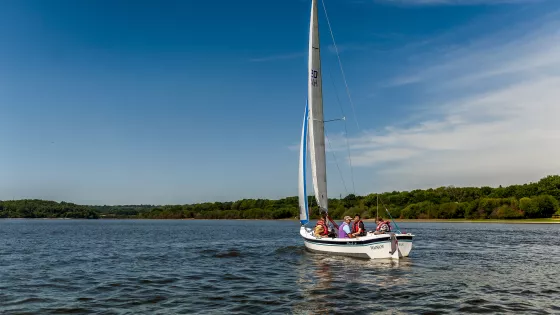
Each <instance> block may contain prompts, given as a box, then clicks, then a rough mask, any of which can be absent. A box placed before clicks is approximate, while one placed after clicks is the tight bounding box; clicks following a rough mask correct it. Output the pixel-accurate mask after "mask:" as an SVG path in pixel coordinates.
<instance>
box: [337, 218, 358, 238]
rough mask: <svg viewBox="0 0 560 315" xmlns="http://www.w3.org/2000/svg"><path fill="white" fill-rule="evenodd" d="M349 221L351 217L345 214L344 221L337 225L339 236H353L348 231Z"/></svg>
mask: <svg viewBox="0 0 560 315" xmlns="http://www.w3.org/2000/svg"><path fill="white" fill-rule="evenodd" d="M350 222H352V217H351V216H349V215H347V216H345V217H344V222H342V224H341V225H340V226H339V227H338V237H339V238H354V235H352V231H350Z"/></svg>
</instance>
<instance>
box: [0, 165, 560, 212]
mask: <svg viewBox="0 0 560 315" xmlns="http://www.w3.org/2000/svg"><path fill="white" fill-rule="evenodd" d="M377 197H378V195H377V194H369V195H367V196H356V195H353V194H350V195H347V196H346V197H344V198H342V199H334V198H333V199H329V214H330V216H331V217H332V218H333V219H337V220H340V219H342V218H343V217H344V216H345V215H350V216H354V215H355V214H356V213H359V214H361V215H362V217H363V218H364V219H373V218H375V215H376V210H377ZM559 203H560V176H559V175H550V176H547V177H544V178H542V179H541V180H539V181H538V182H536V183H529V184H523V185H511V186H507V187H502V186H500V187H495V188H493V187H487V186H485V187H453V186H448V187H439V188H435V189H425V190H422V189H417V190H412V191H402V192H399V191H393V192H385V193H382V194H379V215H380V216H383V217H385V218H387V217H388V215H387V212H386V210H388V211H389V212H390V214H391V216H392V217H393V218H395V219H415V221H420V220H430V221H432V220H435V219H438V220H444V219H447V220H448V219H455V220H453V221H457V222H466V221H465V220H488V219H493V220H511V219H538V218H551V217H552V216H554V215H560V207H559ZM309 205H310V212H311V218H312V219H316V218H317V217H318V211H317V204H316V202H315V198H314V197H313V196H310V197H309ZM385 209H386V210H385ZM298 214H299V210H298V198H297V197H288V198H283V199H279V200H269V199H243V200H238V201H232V202H206V203H197V204H185V205H163V206H158V205H119V206H106V205H105V206H91V205H77V204H74V203H68V202H55V201H48V200H39V199H24V200H4V201H0V218H87V219H99V218H135V219H289V218H297V216H298ZM461 219H462V220H461ZM531 221H533V222H549V223H550V222H554V220H552V219H551V220H545V221H541V220H531ZM477 222H478V221H477ZM501 222H505V221H501ZM516 222H518V221H516Z"/></svg>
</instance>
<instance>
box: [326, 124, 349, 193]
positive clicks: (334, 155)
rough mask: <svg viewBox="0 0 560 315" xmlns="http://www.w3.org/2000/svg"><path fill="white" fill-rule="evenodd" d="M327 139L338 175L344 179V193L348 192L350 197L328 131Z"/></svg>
mask: <svg viewBox="0 0 560 315" xmlns="http://www.w3.org/2000/svg"><path fill="white" fill-rule="evenodd" d="M323 128H324V127H323ZM325 139H327V143H328V144H329V148H330V149H331V153H332V155H333V157H334V162H335V163H336V168H338V173H339V174H340V178H341V179H342V185H344V191H346V194H347V195H348V189H347V188H346V182H345V181H344V176H342V171H341V170H340V166H338V161H337V160H336V154H335V153H334V150H333V149H332V146H331V140H330V139H329V137H328V136H327V131H325Z"/></svg>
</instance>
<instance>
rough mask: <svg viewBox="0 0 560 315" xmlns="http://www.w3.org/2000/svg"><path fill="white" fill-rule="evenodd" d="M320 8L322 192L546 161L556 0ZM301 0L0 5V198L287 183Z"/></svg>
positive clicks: (482, 176)
mask: <svg viewBox="0 0 560 315" xmlns="http://www.w3.org/2000/svg"><path fill="white" fill-rule="evenodd" d="M325 4H326V6H327V10H328V13H329V18H330V21H331V24H332V27H333V31H334V35H335V39H336V42H337V45H338V48H339V50H340V57H341V59H342V64H343V66H344V71H345V74H346V78H347V80H348V84H349V88H350V92H351V95H352V100H353V105H354V109H355V115H354V111H353V110H352V106H351V105H350V103H349V101H348V98H347V96H346V94H345V90H344V84H343V81H342V79H341V75H340V71H339V69H338V65H337V63H336V55H335V54H334V53H333V52H334V49H333V47H332V40H331V39H330V35H329V33H328V28H327V25H326V21H325V18H324V14H323V12H322V10H321V11H320V27H321V41H322V56H323V75H324V86H323V89H324V93H325V117H326V119H330V118H338V117H340V116H341V115H342V114H341V108H342V110H343V111H344V115H345V116H346V117H347V120H346V127H347V128H348V141H349V143H350V147H351V158H352V165H353V173H354V176H353V180H354V183H355V185H354V187H355V191H354V188H353V185H352V176H351V169H350V166H349V164H350V163H349V162H350V161H349V160H348V154H347V152H346V142H345V141H346V140H345V138H344V133H343V131H344V122H332V123H329V124H328V126H327V133H328V138H329V141H330V144H331V147H330V148H329V152H328V153H327V156H328V166H327V167H328V180H329V182H328V185H329V194H330V195H331V196H339V194H342V195H343V196H344V195H346V194H347V193H351V192H356V193H358V194H367V193H371V192H376V191H387V190H404V189H406V190H408V189H415V188H427V187H437V186H443V185H456V186H464V185H477V186H478V185H499V184H502V185H507V184H514V183H524V182H528V181H535V180H538V179H539V178H541V177H542V176H545V175H547V174H554V173H558V170H559V169H560V162H559V161H560V158H559V157H560V149H558V145H557V144H558V140H560V127H558V123H557V121H558V117H560V116H559V115H560V110H559V108H560V107H559V106H558V105H557V104H556V100H557V99H560V92H559V91H560V89H558V88H557V86H559V85H558V84H557V83H560V59H558V57H557V56H559V54H558V53H560V41H559V39H560V38H559V36H560V33H559V32H558V29H560V28H558V26H559V25H558V24H559V22H557V21H559V20H560V19H559V17H560V16H559V14H560V2H558V1H556V0H550V1H546V0H542V1H537V0H533V1H529V0H527V1H523V0H511V1H507V0H474V1H473V0H469V1H466V0H465V1H463V0H400V1H399V0H375V1H373V0H368V1H366V0H364V1H342V0H325ZM309 5H310V1H303V0H289V1H281V2H269V1H256V0H245V1H242V2H234V1H190V0H187V1H102V0H99V1H70V0H68V1H66V0H64V1H63V0H56V1H48V2H45V1H38V0H37V1H31V0H6V1H2V2H0V42H1V43H2V49H0V199H12V198H15V199H19V198H43V199H50V200H58V201H61V200H65V201H72V202H77V203H84V204H140V203H145V204H146V203H149V204H175V203H191V202H202V201H225V200H236V199H240V198H282V197H286V196H295V195H296V194H297V165H298V152H297V146H298V142H299V136H300V132H301V129H300V128H301V120H302V115H303V108H304V106H305V99H306V97H307V92H306V89H307V81H306V80H307V56H306V51H307V37H308V23H309V21H308V19H309ZM329 73H330V75H329ZM331 76H332V79H331ZM337 96H338V98H339V99H340V104H339V102H338V101H337ZM333 153H334V157H335V158H336V162H335V158H333ZM336 163H338V165H339V167H340V170H341V171H340V173H339V171H338V168H337V165H336ZM344 184H345V185H346V188H345V186H344Z"/></svg>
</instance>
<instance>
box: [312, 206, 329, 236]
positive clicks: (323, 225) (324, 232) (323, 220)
mask: <svg viewBox="0 0 560 315" xmlns="http://www.w3.org/2000/svg"><path fill="white" fill-rule="evenodd" d="M314 231H315V232H314V235H315V236H321V237H323V236H328V235H329V226H328V225H327V213H326V212H325V211H321V217H320V218H319V221H317V225H315V230H314Z"/></svg>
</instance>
